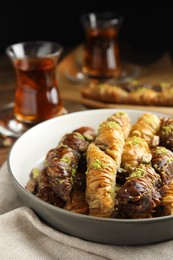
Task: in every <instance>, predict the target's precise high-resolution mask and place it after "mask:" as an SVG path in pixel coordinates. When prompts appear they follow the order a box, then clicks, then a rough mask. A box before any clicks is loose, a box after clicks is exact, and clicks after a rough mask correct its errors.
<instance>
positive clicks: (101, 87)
mask: <svg viewBox="0 0 173 260" xmlns="http://www.w3.org/2000/svg"><path fill="white" fill-rule="evenodd" d="M81 94H82V96H83V97H85V98H90V99H94V100H98V101H102V102H107V103H117V104H121V103H122V104H123V103H125V100H126V98H127V95H128V92H127V91H125V90H123V88H121V86H112V85H110V84H107V83H104V84H91V85H90V86H87V87H86V88H83V89H82V92H81Z"/></svg>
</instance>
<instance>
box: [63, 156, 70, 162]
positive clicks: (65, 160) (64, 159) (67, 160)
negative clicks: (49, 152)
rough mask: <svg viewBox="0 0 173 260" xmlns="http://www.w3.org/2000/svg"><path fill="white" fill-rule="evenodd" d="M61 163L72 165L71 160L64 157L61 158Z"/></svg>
mask: <svg viewBox="0 0 173 260" xmlns="http://www.w3.org/2000/svg"><path fill="white" fill-rule="evenodd" d="M61 161H62V162H64V163H70V159H69V158H68V157H67V156H63V157H62V158H61Z"/></svg>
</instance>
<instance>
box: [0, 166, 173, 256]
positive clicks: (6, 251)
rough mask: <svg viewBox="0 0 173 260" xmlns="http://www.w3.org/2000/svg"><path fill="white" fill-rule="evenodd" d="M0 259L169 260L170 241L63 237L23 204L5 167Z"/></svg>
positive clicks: (0, 185) (0, 182) (0, 184)
mask: <svg viewBox="0 0 173 260" xmlns="http://www.w3.org/2000/svg"><path fill="white" fill-rule="evenodd" d="M115 235H116V234H115ZM117 236H118V234H117ZM0 259H3V260H8V259H10V260H11V259H17V260H20V259H22V260H23V259H24V260H27V259H29V260H30V259H33V260H35V259H37V260H39V259H41V260H44V259H46V260H49V259H60V260H63V259H72V260H73V259H75V260H80V259H81V260H90V259H91V260H98V259H114V260H123V259H125V260H126V259H128V260H131V259H133V260H140V259H141V260H143V259H147V260H150V259H151V260H153V259H157V260H159V259H162V260H163V259H164V260H169V259H171V260H172V259H173V241H167V242H162V243H157V244H152V245H144V246H114V245H103V244H98V243H93V242H88V241H85V240H82V239H79V238H76V237H72V236H69V235H66V234H63V233H61V232H59V231H57V230H55V229H53V228H51V227H49V226H47V225H46V224H45V223H43V222H42V221H41V220H40V219H39V218H38V217H37V215H36V214H35V213H34V212H33V211H32V210H31V209H29V208H27V207H26V206H25V205H24V204H23V202H22V201H21V200H20V198H19V196H18V195H17V192H16V190H15V187H14V186H13V183H12V180H11V177H10V176H9V173H8V170H7V164H6V163H4V165H3V166H2V168H1V169H0Z"/></svg>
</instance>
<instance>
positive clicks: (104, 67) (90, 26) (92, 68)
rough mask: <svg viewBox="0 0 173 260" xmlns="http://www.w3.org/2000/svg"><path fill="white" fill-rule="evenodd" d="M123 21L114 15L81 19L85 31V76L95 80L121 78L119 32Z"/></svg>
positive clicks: (99, 14)
mask: <svg viewBox="0 0 173 260" xmlns="http://www.w3.org/2000/svg"><path fill="white" fill-rule="evenodd" d="M121 20H122V19H121V17H117V16H116V15H114V14H113V13H89V14H86V15H83V16H82V17H81V22H82V24H83V26H84V31H85V48H84V61H83V63H84V64H83V67H82V71H83V73H84V74H85V75H87V76H89V77H93V78H111V77H118V76H120V74H121V70H122V69H121V60H120V53H119V46H118V32H119V26H120V22H121Z"/></svg>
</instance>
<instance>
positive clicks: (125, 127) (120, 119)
mask: <svg viewBox="0 0 173 260" xmlns="http://www.w3.org/2000/svg"><path fill="white" fill-rule="evenodd" d="M107 121H114V122H116V123H118V124H119V125H120V126H121V128H122V131H123V133H124V139H125V140H126V139H127V137H128V136H129V133H130V130H131V127H132V124H131V119H130V117H129V115H128V114H127V113H126V112H117V113H115V114H113V115H111V116H109V117H108V119H107Z"/></svg>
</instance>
